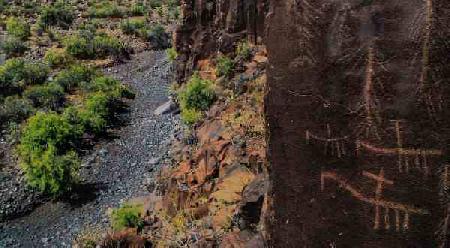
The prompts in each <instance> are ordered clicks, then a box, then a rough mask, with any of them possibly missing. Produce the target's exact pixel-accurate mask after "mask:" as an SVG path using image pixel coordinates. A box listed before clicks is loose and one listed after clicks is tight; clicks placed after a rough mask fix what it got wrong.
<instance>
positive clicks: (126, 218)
mask: <svg viewBox="0 0 450 248" xmlns="http://www.w3.org/2000/svg"><path fill="white" fill-rule="evenodd" d="M141 213H142V205H131V204H124V205H122V206H121V207H120V208H117V209H114V210H113V212H112V214H111V223H112V227H113V229H114V230H116V231H120V230H123V229H126V228H138V229H141V228H142V227H143V225H144V223H143V220H142V217H141Z"/></svg>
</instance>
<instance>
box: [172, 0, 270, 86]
mask: <svg viewBox="0 0 450 248" xmlns="http://www.w3.org/2000/svg"><path fill="white" fill-rule="evenodd" d="M181 6H182V13H183V21H182V24H181V25H180V26H179V27H178V28H177V30H176V32H175V37H174V40H175V47H176V49H177V52H178V54H179V56H178V63H177V68H176V71H177V75H178V76H177V81H178V82H184V81H186V79H187V78H189V77H190V75H192V73H193V71H194V70H196V69H197V62H198V61H199V60H202V59H206V58H208V57H209V56H211V55H213V54H215V53H218V52H222V53H229V52H232V51H234V49H235V47H236V45H237V41H239V40H241V39H243V38H247V39H248V40H249V41H250V42H252V43H257V42H258V43H261V41H262V39H263V36H264V28H265V22H264V18H265V16H266V12H267V10H268V0H184V1H182V4H181Z"/></svg>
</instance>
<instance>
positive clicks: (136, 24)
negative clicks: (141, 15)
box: [120, 19, 145, 35]
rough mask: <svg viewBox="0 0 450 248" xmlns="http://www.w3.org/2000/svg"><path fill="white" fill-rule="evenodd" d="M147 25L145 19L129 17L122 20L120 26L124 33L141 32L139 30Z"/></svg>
mask: <svg viewBox="0 0 450 248" xmlns="http://www.w3.org/2000/svg"><path fill="white" fill-rule="evenodd" d="M144 27H145V21H144V20H136V19H127V20H124V21H122V23H121V24H120V28H121V29H122V32H123V33H124V34H129V35H130V34H135V35H137V34H139V30H140V29H142V28H144Z"/></svg>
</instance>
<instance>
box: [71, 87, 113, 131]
mask: <svg viewBox="0 0 450 248" xmlns="http://www.w3.org/2000/svg"><path fill="white" fill-rule="evenodd" d="M111 106H112V104H111V98H110V97H109V96H108V95H107V94H105V93H102V92H98V93H94V94H91V95H90V96H89V97H88V98H87V99H86V101H85V103H84V105H83V107H82V108H80V109H79V110H78V119H79V122H80V123H81V124H82V126H83V128H84V130H85V131H86V132H91V133H95V134H100V133H103V132H104V131H105V129H106V126H107V125H108V123H109V120H110V116H111V115H112V111H111Z"/></svg>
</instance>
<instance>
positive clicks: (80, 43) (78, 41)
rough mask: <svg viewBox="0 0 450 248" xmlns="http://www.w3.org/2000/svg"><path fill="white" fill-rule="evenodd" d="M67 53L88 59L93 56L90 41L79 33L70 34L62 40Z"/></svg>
mask: <svg viewBox="0 0 450 248" xmlns="http://www.w3.org/2000/svg"><path fill="white" fill-rule="evenodd" d="M64 45H65V46H66V51H67V53H68V54H70V55H72V56H74V57H76V58H79V59H90V58H93V57H95V52H94V47H93V44H92V42H90V41H89V40H88V39H87V38H85V37H82V36H80V35H72V36H69V37H67V38H66V39H65V40H64Z"/></svg>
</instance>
